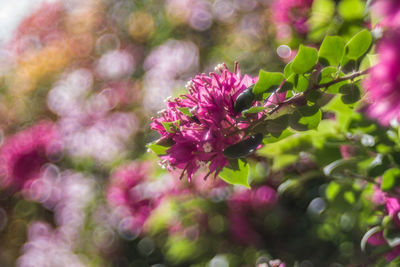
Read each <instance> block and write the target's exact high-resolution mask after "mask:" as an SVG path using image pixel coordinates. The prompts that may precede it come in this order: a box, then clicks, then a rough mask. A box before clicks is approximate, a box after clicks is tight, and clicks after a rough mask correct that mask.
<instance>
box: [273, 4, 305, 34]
mask: <svg viewBox="0 0 400 267" xmlns="http://www.w3.org/2000/svg"><path fill="white" fill-rule="evenodd" d="M312 3H313V0H276V1H275V2H274V3H273V4H272V6H271V11H272V19H273V22H274V23H275V24H276V25H277V26H278V28H279V25H286V26H292V27H293V28H294V30H295V31H296V32H298V33H300V34H304V33H307V32H308V25H307V19H308V14H309V12H310V9H311V6H312ZM278 35H279V34H278Z"/></svg>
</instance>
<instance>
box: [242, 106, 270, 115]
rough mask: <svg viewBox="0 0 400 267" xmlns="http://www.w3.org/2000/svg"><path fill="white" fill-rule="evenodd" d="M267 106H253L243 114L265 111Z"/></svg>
mask: <svg viewBox="0 0 400 267" xmlns="http://www.w3.org/2000/svg"><path fill="white" fill-rule="evenodd" d="M265 109H267V107H251V108H249V109H246V110H243V111H242V114H254V113H259V112H261V111H264V110H265Z"/></svg>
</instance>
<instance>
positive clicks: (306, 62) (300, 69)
mask: <svg viewBox="0 0 400 267" xmlns="http://www.w3.org/2000/svg"><path fill="white" fill-rule="evenodd" d="M317 61H318V51H317V50H316V49H315V48H312V47H307V46H304V45H300V48H299V52H298V53H297V55H296V57H295V58H294V60H293V63H292V70H293V72H294V73H297V74H303V73H306V72H308V71H311V70H312V69H313V68H314V66H315V64H317Z"/></svg>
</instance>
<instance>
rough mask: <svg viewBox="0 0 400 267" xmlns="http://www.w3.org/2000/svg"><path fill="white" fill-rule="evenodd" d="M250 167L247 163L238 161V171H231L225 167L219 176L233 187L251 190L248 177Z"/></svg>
mask: <svg viewBox="0 0 400 267" xmlns="http://www.w3.org/2000/svg"><path fill="white" fill-rule="evenodd" d="M249 170H250V168H249V165H248V163H247V162H244V161H243V160H240V159H239V160H238V170H233V169H230V168H229V167H225V168H223V169H222V171H221V172H220V173H219V174H218V175H219V177H221V179H222V180H224V181H225V182H227V183H229V184H233V185H243V186H245V187H247V188H250V185H249V181H248V176H249Z"/></svg>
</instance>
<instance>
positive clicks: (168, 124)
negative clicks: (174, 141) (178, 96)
mask: <svg viewBox="0 0 400 267" xmlns="http://www.w3.org/2000/svg"><path fill="white" fill-rule="evenodd" d="M180 123H181V121H179V120H177V121H164V122H161V124H162V126H163V127H164V129H165V130H166V131H167V132H169V133H175V132H176V130H177V129H179V125H180Z"/></svg>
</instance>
